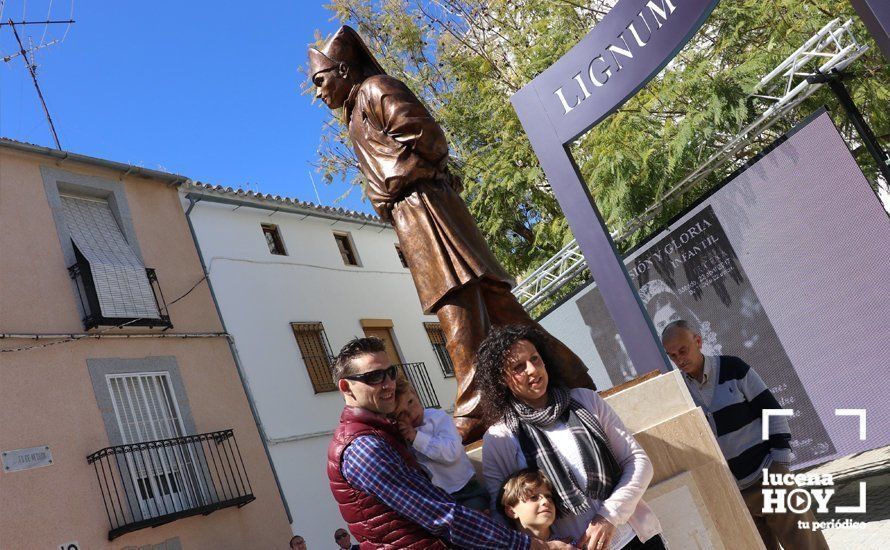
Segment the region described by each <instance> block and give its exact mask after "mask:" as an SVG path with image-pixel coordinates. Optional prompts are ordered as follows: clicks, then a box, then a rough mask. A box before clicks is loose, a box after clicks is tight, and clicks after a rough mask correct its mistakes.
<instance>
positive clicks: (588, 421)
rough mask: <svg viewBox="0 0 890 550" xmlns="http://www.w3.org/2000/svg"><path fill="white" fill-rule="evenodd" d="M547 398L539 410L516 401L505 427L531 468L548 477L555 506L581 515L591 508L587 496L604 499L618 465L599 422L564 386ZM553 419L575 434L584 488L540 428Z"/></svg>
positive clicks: (609, 492)
mask: <svg viewBox="0 0 890 550" xmlns="http://www.w3.org/2000/svg"><path fill="white" fill-rule="evenodd" d="M548 393H549V399H550V400H549V402H548V404H547V406H546V407H544V408H542V409H533V408H532V407H529V406H528V405H526V404H525V403H522V402H520V401H517V400H515V399H511V400H510V406H511V409H510V410H508V411H507V413H506V414H505V415H504V421H505V423H506V425H507V428H509V429H510V431H511V432H512V433H513V434H514V435H515V436H516V438H517V439H518V440H519V446H520V448H521V449H522V453H523V454H524V455H525V461H526V463H527V464H528V467H529V468H540V469H541V470H543V472H544V473H545V474H547V477H549V478H550V481H552V482H553V489H554V490H555V492H556V494H555V495H554V496H555V497H556V499H555V500H556V503H557V505H558V506H559V508H560V509H561V510H562V511H563V512H566V513H568V514H571V515H579V514H582V513H584V512H586V511H588V510H589V509H590V504H589V502H588V500H587V498H586V497H591V498H593V499H596V500H605V499H607V498H608V497H609V495H611V494H612V488H613V487H614V485H615V482H616V481H617V480H618V478H620V477H621V467H620V466H619V465H618V462H617V461H616V460H615V455H614V453H613V452H612V449H611V448H610V446H609V441H608V439H607V438H606V434H605V432H604V431H603V426H602V424H600V422H599V420H597V418H596V417H595V416H594V415H593V414H592V413H591V412H590V411H588V410H587V409H585V408H584V406H583V405H581V404H580V403H578V402H577V401H575V400H574V399H572V398H571V397H570V396H569V392H568V391H567V390H566V389H564V388H559V387H554V388H551V389H550V391H549V392H548ZM554 422H564V423H565V425H566V427H567V428H568V429H569V431H570V432H571V433H572V435H573V436H574V437H575V442H576V443H577V444H578V449H579V450H580V451H581V460H582V462H583V467H584V471H585V472H587V486H586V487H584V488H582V487H580V486H579V483H578V480H577V479H575V476H574V475H573V474H572V471H571V470H570V469H569V468H568V466H567V464H566V461H565V458H564V457H563V455H562V453H560V452H559V449H554V448H553V445H552V444H551V443H550V439H549V438H548V437H547V435H546V434H544V432H543V431H541V428H546V427H547V426H550V425H552V424H553V423H554Z"/></svg>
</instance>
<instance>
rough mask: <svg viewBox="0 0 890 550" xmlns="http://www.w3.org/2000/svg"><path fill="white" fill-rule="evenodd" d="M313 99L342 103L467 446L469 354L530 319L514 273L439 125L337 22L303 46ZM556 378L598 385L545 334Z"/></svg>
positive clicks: (479, 428) (472, 432) (474, 420)
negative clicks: (441, 339)
mask: <svg viewBox="0 0 890 550" xmlns="http://www.w3.org/2000/svg"><path fill="white" fill-rule="evenodd" d="M309 73H310V77H311V78H312V83H313V84H314V85H315V87H316V97H318V98H320V99H321V100H322V101H324V103H325V104H326V105H327V106H328V107H329V108H330V109H340V108H342V109H343V122H344V123H345V124H346V125H347V126H348V128H349V139H350V140H351V141H352V145H353V148H354V149H355V153H356V157H357V158H358V162H359V168H360V169H361V171H362V174H364V176H365V182H366V187H365V192H366V194H367V196H368V198H369V199H370V200H371V204H372V205H373V206H374V209H375V210H376V211H377V213H378V214H379V215H380V217H381V218H383V219H385V220H388V221H390V222H391V223H392V224H393V227H394V228H395V230H396V235H398V237H399V245H400V246H401V250H402V253H403V254H404V255H405V258H406V260H407V262H408V265H409V266H410V269H411V275H412V277H413V278H414V286H415V287H417V294H418V296H419V297H420V303H421V306H422V307H423V310H424V311H425V312H426V313H435V314H436V315H437V316H438V317H439V322H440V323H441V324H442V331H443V332H444V334H445V342H446V347H447V349H448V354H449V355H450V356H451V359H452V362H453V363H454V370H455V374H456V375H457V383H458V388H457V399H456V402H455V410H454V417H455V424H456V425H457V429H458V431H459V432H460V434H461V436H462V437H463V439H464V442H465V443H469V442H471V441H475V440H477V439H479V438H481V437H482V434H483V433H484V432H485V428H486V426H484V425H483V424H482V422H481V421H480V416H481V413H480V412H479V411H480V409H479V393H478V391H477V387H476V381H475V376H474V375H475V372H474V368H473V358H474V356H475V354H476V349H477V348H478V347H479V344H480V343H481V342H482V340H483V339H484V338H485V335H486V334H488V330H489V328H491V327H492V326H496V325H512V324H529V325H530V324H536V323H535V322H534V321H533V320H532V319H531V318H530V317H529V316H528V314H527V313H526V311H525V310H524V309H523V308H522V306H521V305H520V304H519V302H518V301H517V300H516V298H515V297H514V296H513V294H511V292H510V287H511V285H512V283H513V280H512V278H511V277H510V276H509V275H508V274H507V273H506V272H505V271H504V270H503V268H502V267H501V266H500V264H499V263H498V261H497V259H495V257H494V255H493V254H492V253H491V251H490V250H489V249H488V245H486V243H485V239H484V238H483V237H482V234H481V233H480V232H479V228H478V227H476V223H475V221H474V220H473V217H472V216H471V215H470V212H469V210H468V209H467V206H466V204H465V203H464V202H463V199H461V198H460V195H459V194H458V193H459V192H460V190H461V182H460V179H459V178H458V177H456V176H455V175H453V174H451V173H450V172H449V170H448V142H447V141H446V139H445V133H444V132H443V131H442V127H441V126H439V124H438V123H436V121H435V119H433V117H432V115H430V113H429V111H428V110H427V109H426V107H424V105H423V104H422V103H421V102H420V100H418V99H417V97H416V96H415V95H414V94H413V93H412V92H411V90H409V89H408V87H407V86H405V84H404V83H402V82H401V81H399V80H396V79H395V78H393V77H391V76H389V75H387V74H385V73H384V71H383V69H382V68H381V67H380V64H379V63H377V61H376V60H375V59H374V56H373V55H371V53H370V52H369V51H368V48H367V46H366V45H365V43H364V42H363V41H362V39H361V37H359V35H358V34H357V33H356V32H355V31H354V30H352V29H351V28H350V27H346V26H344V27H342V28H340V30H338V31H337V33H336V34H335V35H334V36H333V37H332V38H331V39H330V40H328V42H327V43H326V44H325V45H324V47H323V48H322V49H320V50H317V49H314V48H312V49H310V50H309ZM548 338H550V339H551V340H552V341H551V343H550V346H549V347H550V350H551V355H552V356H553V357H554V359H555V361H554V362H555V364H553V365H549V367H551V368H554V369H558V370H559V371H560V373H561V375H562V376H561V378H562V379H563V380H564V381H565V383H566V384H567V385H568V386H569V387H572V388H575V387H586V388H591V389H595V386H594V384H593V381H592V380H591V378H590V375H589V374H588V372H587V368H586V367H585V366H584V364H583V363H582V361H581V360H580V359H579V358H578V356H576V355H575V354H574V353H572V351H571V350H569V349H568V348H567V347H566V346H565V345H564V344H562V343H561V342H560V341H559V340H557V339H555V338H553V337H552V336H549V335H548Z"/></svg>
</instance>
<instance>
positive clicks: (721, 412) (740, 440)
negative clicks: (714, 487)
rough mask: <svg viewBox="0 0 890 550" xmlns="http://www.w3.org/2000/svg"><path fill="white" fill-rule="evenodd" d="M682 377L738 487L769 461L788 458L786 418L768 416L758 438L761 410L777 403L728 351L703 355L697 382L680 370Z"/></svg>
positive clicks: (746, 484)
mask: <svg viewBox="0 0 890 550" xmlns="http://www.w3.org/2000/svg"><path fill="white" fill-rule="evenodd" d="M683 378H684V379H685V380H686V385H687V386H688V387H689V393H691V394H692V399H693V400H694V401H695V403H696V405H699V406H700V407H701V408H702V409H703V410H704V412H705V413H706V414H707V417H708V422H709V423H710V425H711V430H713V431H714V434H715V435H716V436H717V443H719V444H720V450H721V451H723V456H724V457H725V458H726V462H727V464H729V469H730V471H732V475H733V476H735V478H736V482H737V483H738V485H739V488H740V489H746V488H748V487H750V486H752V485H754V484H755V483H756V482H757V481H758V480H759V479H760V477H761V471H762V469H763V468H767V467H769V465H770V464H771V463H772V462H773V461H775V462H780V463H784V464H787V463H790V462H791V460H792V459H793V454H792V452H791V443H790V441H791V432H790V430H789V428H788V419H787V417H784V416H770V419H769V423H770V426H769V428H770V430H769V433H770V435H769V439H768V440H766V441H764V440H763V439H762V420H761V418H762V415H763V410H764V409H780V408H782V407H781V405H779V402H778V401H777V400H776V398H775V397H774V396H773V394H772V392H771V391H770V390H769V388H767V387H766V384H765V383H764V382H763V379H762V378H760V376H759V375H758V374H757V372H755V371H754V369H753V368H751V367H750V366H749V365H748V364H747V363H745V362H744V361H742V360H741V359H739V358H738V357H733V356H730V355H720V356H707V355H706V356H705V367H704V373H703V377H702V381H701V382H699V381H698V380H696V379H694V378H692V377H691V376H689V375H686V374H684V375H683Z"/></svg>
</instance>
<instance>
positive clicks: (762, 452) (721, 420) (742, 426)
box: [661, 319, 828, 550]
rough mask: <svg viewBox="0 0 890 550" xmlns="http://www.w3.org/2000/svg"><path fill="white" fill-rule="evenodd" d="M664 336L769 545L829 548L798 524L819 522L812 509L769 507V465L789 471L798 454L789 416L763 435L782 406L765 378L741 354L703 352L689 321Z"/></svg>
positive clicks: (791, 549)
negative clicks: (765, 476)
mask: <svg viewBox="0 0 890 550" xmlns="http://www.w3.org/2000/svg"><path fill="white" fill-rule="evenodd" d="M661 341H662V343H663V344H664V349H665V351H666V352H667V354H668V357H670V358H671V361H673V362H674V364H675V365H676V366H677V368H678V369H680V371H681V372H682V373H683V378H684V380H685V381H686V385H687V387H688V388H689V393H690V394H692V398H693V400H694V401H695V403H696V404H697V405H699V406H700V407H701V408H702V409H703V410H704V412H705V413H706V414H707V415H708V422H709V423H710V425H711V430H713V431H714V434H715V435H716V436H717V443H719V444H720V450H721V451H723V456H724V457H725V458H726V462H727V463H728V464H729V469H730V470H731V471H732V474H733V475H734V476H735V478H736V483H737V484H738V486H739V489H740V490H741V492H742V497H743V498H744V499H745V504H746V505H747V507H748V511H749V512H750V513H751V516H752V517H753V518H754V524H755V525H756V526H757V530H758V531H759V532H760V537H761V538H762V539H763V544H764V545H765V546H766V548H767V550H778V548H779V543H781V544H782V547H783V548H785V550H797V549H805V550H822V549H826V550H827V548H828V543H826V542H825V536H824V535H823V534H822V532H821V531H813V530H811V529H801V528H799V527H798V521H805V522H807V523H806V525H812V524H813V522H815V517H814V516H813V513H812V512H810V511H807V512H806V513H803V514H800V513H794V512H791V511H788V512H787V513H770V512H764V511H763V488H764V487H763V485H762V484H761V482H762V480H763V472H764V470H767V471H769V472H771V473H782V474H785V473H788V472H789V469H788V465H789V463H790V462H791V459H792V453H791V444H790V441H791V432H790V429H789V427H788V420H787V419H786V418H785V417H784V416H770V419H769V423H770V425H769V428H770V431H769V434H770V435H769V439H767V440H764V439H763V436H762V431H763V430H762V426H763V411H764V409H780V408H781V405H779V402H778V401H777V400H776V398H775V397H774V396H773V394H772V392H771V391H770V390H769V388H768V387H766V384H765V383H764V382H763V379H762V378H760V376H759V375H758V374H757V372H755V371H754V369H753V368H751V367H750V366H749V365H748V364H747V363H745V362H744V361H742V360H741V359H739V358H738V357H733V356H730V355H719V356H710V355H703V354H702V352H701V348H702V339H701V335H700V334H698V332H696V331H695V329H694V328H692V325H690V324H689V323H688V322H687V321H685V320H682V319H681V320H678V321H674V322H672V323H669V324H668V325H667V326H666V327H665V328H664V331H663V332H662V333H661ZM785 488H786V489H791V488H793V487H787V486H786V487H785Z"/></svg>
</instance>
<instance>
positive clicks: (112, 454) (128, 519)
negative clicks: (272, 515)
mask: <svg viewBox="0 0 890 550" xmlns="http://www.w3.org/2000/svg"><path fill="white" fill-rule="evenodd" d="M87 463H89V464H92V465H93V468H94V469H95V471H96V479H97V481H98V482H99V488H100V490H101V491H102V499H103V501H104V503H105V512H106V514H107V515H108V521H109V523H110V525H111V530H110V531H109V532H108V540H114V539H115V538H117V537H119V536H121V535H124V534H126V533H130V532H132V531H136V530H139V529H144V528H146V527H157V526H158V525H163V524H165V523H169V522H171V521H175V520H177V519H181V518H185V517H189V516H195V515H198V514H203V515H207V514H210V513H212V512H215V511H216V510H220V509H222V508H228V507H231V506H237V507H239V508H240V507H241V506H244V505H245V504H247V503H249V502H250V501H252V500H254V499H255V497H254V496H253V492H252V489H251V487H250V481H249V480H248V479H247V471H246V470H245V469H244V461H243V460H242V458H241V451H240V450H239V449H238V442H237V441H235V435H234V433H233V432H232V430H223V431H218V432H211V433H204V434H198V435H188V436H184V437H176V438H172V439H162V440H159V441H147V442H144V443H134V444H129V445H117V446H115V447H107V448H105V449H102V450H101V451H97V452H95V453H93V454H91V455H89V456H88V457H87Z"/></svg>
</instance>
